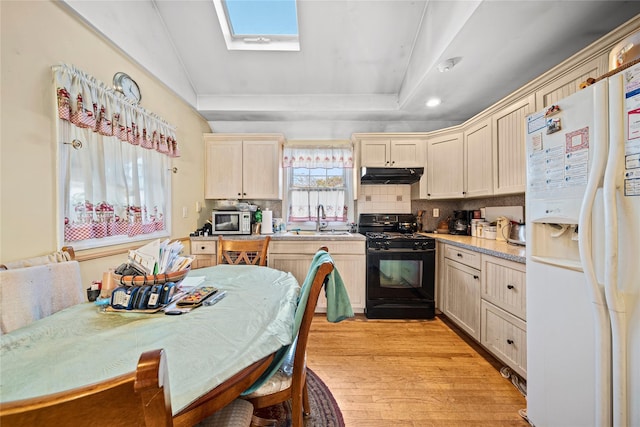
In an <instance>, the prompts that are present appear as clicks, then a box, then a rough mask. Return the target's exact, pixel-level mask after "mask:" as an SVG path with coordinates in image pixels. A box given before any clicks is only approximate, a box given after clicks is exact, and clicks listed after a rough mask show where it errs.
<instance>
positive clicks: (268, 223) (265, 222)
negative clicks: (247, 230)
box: [261, 209, 273, 234]
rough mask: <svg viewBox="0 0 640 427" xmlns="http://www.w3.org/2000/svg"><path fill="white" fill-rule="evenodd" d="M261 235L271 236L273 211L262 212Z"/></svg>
mask: <svg viewBox="0 0 640 427" xmlns="http://www.w3.org/2000/svg"><path fill="white" fill-rule="evenodd" d="M261 233H262V234H273V211H270V210H269V209H265V210H263V211H262V231H261Z"/></svg>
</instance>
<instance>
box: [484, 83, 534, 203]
mask: <svg viewBox="0 0 640 427" xmlns="http://www.w3.org/2000/svg"><path fill="white" fill-rule="evenodd" d="M534 111H535V96H534V95H530V96H527V97H526V98H524V99H521V100H519V101H517V102H514V103H513V104H511V105H509V106H507V107H506V108H504V109H502V110H501V111H498V112H496V113H495V114H494V115H493V116H492V128H493V129H492V131H493V194H513V193H524V191H525V187H526V170H525V149H524V148H525V141H524V132H525V117H526V116H527V115H528V114H531V113H533V112H534Z"/></svg>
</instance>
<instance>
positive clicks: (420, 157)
mask: <svg viewBox="0 0 640 427" xmlns="http://www.w3.org/2000/svg"><path fill="white" fill-rule="evenodd" d="M425 150H426V141H425V140H422V139H392V140H391V165H390V166H391V167H394V168H419V167H424V163H425V162H424V157H425V154H424V153H425Z"/></svg>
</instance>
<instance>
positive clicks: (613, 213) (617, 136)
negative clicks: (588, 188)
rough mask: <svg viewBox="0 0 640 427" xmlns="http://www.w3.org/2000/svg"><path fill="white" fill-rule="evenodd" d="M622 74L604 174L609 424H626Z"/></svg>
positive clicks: (616, 81) (613, 91) (612, 83)
mask: <svg viewBox="0 0 640 427" xmlns="http://www.w3.org/2000/svg"><path fill="white" fill-rule="evenodd" d="M622 76H623V74H622V73H619V74H617V75H614V76H613V77H611V78H610V79H609V94H610V97H609V101H610V102H609V126H610V129H609V154H608V158H607V166H606V171H605V174H604V185H603V196H604V220H605V224H607V226H608V227H609V231H608V232H607V233H606V236H605V249H604V250H605V262H604V265H605V267H604V292H605V297H606V301H607V305H608V307H609V316H610V318H611V358H612V387H613V393H612V400H613V426H627V425H629V422H628V406H627V375H628V374H627V356H626V355H627V341H626V340H627V338H626V337H627V320H626V313H625V311H626V310H625V302H624V295H623V294H622V293H621V291H620V289H619V286H618V285H619V283H618V233H619V226H618V200H617V198H618V194H617V193H618V191H619V188H618V184H617V182H618V173H620V171H623V170H624V166H623V165H622V164H621V162H622V160H623V159H624V154H625V153H624V142H625V129H624V119H623V117H624V108H623V107H624V104H625V100H624V97H623V96H622V95H623V94H624V85H623V80H622Z"/></svg>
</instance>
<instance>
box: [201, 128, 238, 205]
mask: <svg viewBox="0 0 640 427" xmlns="http://www.w3.org/2000/svg"><path fill="white" fill-rule="evenodd" d="M204 148H205V152H204V153H205V173H204V176H205V182H204V197H205V199H238V198H241V197H242V141H241V140H240V141H237V140H236V141H233V140H230V141H208V140H207V137H206V136H205V140H204Z"/></svg>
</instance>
